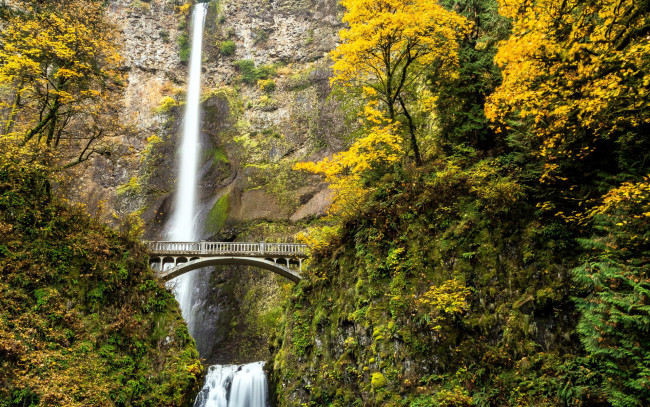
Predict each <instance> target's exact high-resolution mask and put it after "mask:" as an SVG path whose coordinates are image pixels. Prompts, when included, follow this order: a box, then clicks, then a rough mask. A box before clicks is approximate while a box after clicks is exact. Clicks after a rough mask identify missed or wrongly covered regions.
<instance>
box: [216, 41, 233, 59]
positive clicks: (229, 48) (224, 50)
mask: <svg viewBox="0 0 650 407" xmlns="http://www.w3.org/2000/svg"><path fill="white" fill-rule="evenodd" d="M236 49H237V45H236V44H235V43H234V41H231V40H226V41H223V42H222V43H221V45H220V46H219V52H221V55H224V56H230V55H233V54H234V53H235V50H236Z"/></svg>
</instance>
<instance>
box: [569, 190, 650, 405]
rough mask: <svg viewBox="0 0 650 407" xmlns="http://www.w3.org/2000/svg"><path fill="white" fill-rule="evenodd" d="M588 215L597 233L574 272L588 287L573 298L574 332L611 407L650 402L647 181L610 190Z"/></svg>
mask: <svg viewBox="0 0 650 407" xmlns="http://www.w3.org/2000/svg"><path fill="white" fill-rule="evenodd" d="M590 216H592V217H594V218H595V224H596V226H597V228H596V230H597V233H596V234H595V235H594V236H593V237H592V238H590V239H584V240H583V241H582V244H583V246H584V248H585V249H588V250H589V251H588V252H587V254H585V256H584V264H583V265H582V266H581V267H577V268H576V269H575V270H573V272H574V275H575V279H576V281H577V282H578V283H579V284H580V285H581V286H583V287H585V288H586V289H587V295H586V296H585V297H581V298H577V299H576V300H575V301H576V303H577V306H578V309H579V310H580V312H581V318H580V322H579V324H578V329H577V330H578V333H579V334H580V340H581V342H582V343H583V345H584V347H585V349H586V350H587V352H588V353H589V354H590V355H591V357H592V358H593V360H595V361H596V362H597V366H598V368H599V370H601V372H602V375H603V376H604V377H605V378H606V380H605V381H604V382H603V387H604V390H605V394H606V395H607V397H608V399H609V401H610V402H611V403H612V405H614V406H616V407H624V406H625V407H627V406H645V405H648V403H650V336H649V335H648V331H649V330H650V267H649V265H650V261H649V260H650V257H649V256H650V233H649V232H648V231H649V230H650V178H646V179H644V180H643V181H640V182H636V183H632V182H627V183H624V184H623V185H621V186H620V187H618V188H614V189H612V190H611V191H609V192H608V193H607V194H606V195H605V197H604V198H603V199H602V201H601V203H600V205H598V206H596V207H595V208H594V209H593V210H592V211H591V212H590Z"/></svg>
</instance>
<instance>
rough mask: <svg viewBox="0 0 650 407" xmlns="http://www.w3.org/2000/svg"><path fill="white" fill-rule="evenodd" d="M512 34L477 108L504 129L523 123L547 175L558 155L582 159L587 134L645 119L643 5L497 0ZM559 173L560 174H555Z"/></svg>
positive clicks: (648, 107)
mask: <svg viewBox="0 0 650 407" xmlns="http://www.w3.org/2000/svg"><path fill="white" fill-rule="evenodd" d="M499 6H500V12H501V13H502V14H503V15H505V16H507V17H509V18H510V19H512V23H513V28H512V35H511V37H510V39H509V40H507V41H505V42H504V43H503V44H501V46H500V48H499V51H498V54H497V55H496V58H495V62H496V63H497V64H498V65H499V66H500V67H501V68H502V69H503V83H502V85H501V86H500V87H499V88H498V89H497V91H496V92H495V93H494V94H492V95H491V97H490V98H489V102H488V103H487V104H486V107H485V113H486V115H487V117H488V118H489V119H491V120H492V121H494V122H496V123H497V124H498V125H499V128H498V130H504V129H509V127H510V126H511V124H510V123H512V122H513V121H514V122H516V121H518V120H521V119H524V120H525V123H530V124H531V126H532V128H533V133H534V135H535V136H537V138H538V142H539V145H540V146H539V148H538V149H537V150H538V151H537V153H538V155H539V157H540V158H542V159H543V160H544V161H545V172H544V174H543V176H542V178H541V180H542V181H551V180H553V179H555V177H556V176H557V174H558V173H559V171H560V166H558V165H557V163H556V161H557V160H558V159H561V158H564V159H567V158H568V159H584V158H585V157H587V156H589V155H591V154H592V153H593V151H594V149H595V144H596V143H595V140H597V139H607V138H610V139H611V138H615V137H617V136H618V135H619V134H622V133H624V132H625V131H626V130H627V129H631V128H638V127H639V126H642V125H647V124H649V123H650V113H649V112H650V97H649V95H650V94H649V92H650V41H648V39H647V35H648V31H649V28H648V24H647V12H644V9H643V7H645V6H644V5H643V3H642V2H635V1H633V0H603V1H597V2H596V1H581V0H566V1H555V0H527V1H523V2H522V1H519V0H499ZM557 179H559V180H562V179H561V178H557Z"/></svg>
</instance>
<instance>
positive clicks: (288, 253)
mask: <svg viewBox="0 0 650 407" xmlns="http://www.w3.org/2000/svg"><path fill="white" fill-rule="evenodd" d="M143 243H144V244H145V245H146V246H147V249H148V251H149V254H150V255H152V256H160V257H164V256H192V257H208V256H248V257H270V258H273V257H283V258H295V259H297V258H306V257H307V246H306V245H304V244H296V243H266V242H259V243H247V242H246V243H245V242H143Z"/></svg>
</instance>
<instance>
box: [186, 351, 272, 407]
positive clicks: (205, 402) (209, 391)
mask: <svg viewBox="0 0 650 407" xmlns="http://www.w3.org/2000/svg"><path fill="white" fill-rule="evenodd" d="M263 365H264V364H263V362H255V363H249V364H247V365H240V366H237V365H214V366H210V368H209V369H208V374H207V376H206V378H205V385H203V389H201V392H200V393H199V395H198V396H197V397H196V401H195V402H194V407H265V406H266V405H267V403H266V394H267V392H266V377H265V376H264V370H263V368H262V367H263Z"/></svg>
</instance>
